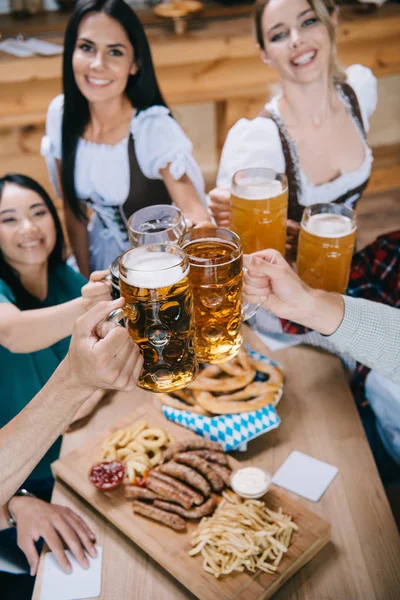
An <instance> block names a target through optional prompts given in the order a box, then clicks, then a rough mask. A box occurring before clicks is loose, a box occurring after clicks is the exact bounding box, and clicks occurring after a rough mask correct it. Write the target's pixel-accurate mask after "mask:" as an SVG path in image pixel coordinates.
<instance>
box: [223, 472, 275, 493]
mask: <svg viewBox="0 0 400 600" xmlns="http://www.w3.org/2000/svg"><path fill="white" fill-rule="evenodd" d="M270 483H271V477H270V475H269V473H267V472H266V471H263V470H262V469H258V468H257V467H246V468H244V469H238V470H237V471H235V472H234V473H233V474H232V477H231V486H232V489H233V491H234V492H236V493H237V494H239V496H242V495H243V496H244V497H246V496H258V495H260V496H261V495H262V494H264V493H265V492H266V491H267V490H268V488H269V486H270Z"/></svg>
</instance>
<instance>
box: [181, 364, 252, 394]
mask: <svg viewBox="0 0 400 600" xmlns="http://www.w3.org/2000/svg"><path fill="white" fill-rule="evenodd" d="M255 374H256V372H255V370H254V369H252V368H251V369H250V370H249V371H248V372H247V373H246V374H245V375H237V376H236V377H221V378H220V379H211V377H202V376H201V374H200V375H199V376H197V377H196V379H195V380H194V381H192V383H191V384H190V386H189V388H190V389H191V390H202V391H203V390H205V391H207V392H233V391H235V390H240V389H241V388H244V387H245V386H246V385H248V384H249V383H251V382H252V381H253V379H254V377H255Z"/></svg>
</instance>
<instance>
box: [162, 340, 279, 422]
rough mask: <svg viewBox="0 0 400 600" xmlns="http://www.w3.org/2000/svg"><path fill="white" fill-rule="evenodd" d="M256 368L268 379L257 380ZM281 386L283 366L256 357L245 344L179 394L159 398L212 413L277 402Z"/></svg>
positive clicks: (209, 367) (201, 411)
mask: <svg viewBox="0 0 400 600" xmlns="http://www.w3.org/2000/svg"><path fill="white" fill-rule="evenodd" d="M257 371H258V372H260V373H262V374H264V375H265V376H267V378H266V380H265V381H255V380H254V379H255V377H256V373H257ZM282 390H283V373H282V371H281V369H279V368H278V367H276V366H274V365H272V364H269V363H267V362H265V361H259V360H255V359H253V358H252V357H251V356H249V354H248V353H247V352H246V351H245V350H244V348H242V349H241V350H240V352H239V354H238V355H237V357H235V358H234V359H232V360H230V361H228V362H226V363H222V364H220V365H208V366H207V367H205V369H203V370H202V371H200V373H199V374H198V376H197V377H196V379H195V380H194V381H193V382H192V383H191V384H190V385H189V386H188V387H187V388H186V389H185V390H179V394H178V393H176V394H173V395H168V394H161V395H160V397H159V398H160V401H161V403H162V404H165V405H167V406H170V407H172V408H177V409H180V410H189V411H191V412H195V413H198V414H201V415H204V416H212V415H224V414H234V413H241V412H248V411H251V410H258V409H260V408H263V407H264V406H266V405H267V404H272V405H273V406H276V405H277V404H278V402H279V400H280V399H281V396H282Z"/></svg>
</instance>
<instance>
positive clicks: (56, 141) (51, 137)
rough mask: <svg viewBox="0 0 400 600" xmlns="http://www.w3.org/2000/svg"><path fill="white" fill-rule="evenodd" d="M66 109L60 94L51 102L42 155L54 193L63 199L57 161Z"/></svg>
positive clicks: (42, 143)
mask: <svg viewBox="0 0 400 600" xmlns="http://www.w3.org/2000/svg"><path fill="white" fill-rule="evenodd" d="M63 108H64V95H63V94H60V95H59V96H56V97H55V98H53V100H52V101H51V102H50V105H49V108H48V110H47V116H46V135H45V136H43V138H42V142H41V146H40V153H41V155H42V156H44V158H45V160H46V164H47V169H48V172H49V178H50V181H51V184H52V186H53V188H54V191H55V193H56V195H57V196H58V197H61V195H62V194H61V190H60V186H59V182H58V172H57V164H56V160H61V127H62V116H63Z"/></svg>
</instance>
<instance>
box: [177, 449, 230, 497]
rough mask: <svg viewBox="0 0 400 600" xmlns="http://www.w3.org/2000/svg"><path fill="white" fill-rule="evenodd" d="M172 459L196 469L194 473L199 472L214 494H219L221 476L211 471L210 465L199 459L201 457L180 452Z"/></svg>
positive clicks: (222, 483)
mask: <svg viewBox="0 0 400 600" xmlns="http://www.w3.org/2000/svg"><path fill="white" fill-rule="evenodd" d="M174 459H175V460H176V461H177V462H179V463H182V464H184V465H188V466H189V467H192V469H196V471H199V472H200V473H201V474H202V475H204V477H205V478H206V479H207V481H209V482H210V484H211V487H212V489H213V490H214V492H220V491H221V490H222V488H223V487H224V481H223V479H222V477H221V475H220V474H219V473H217V472H216V471H215V470H214V469H213V467H212V465H211V464H210V463H208V462H207V461H206V460H204V458H201V456H197V455H196V454H192V453H191V452H180V453H179V454H175V456H174Z"/></svg>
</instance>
